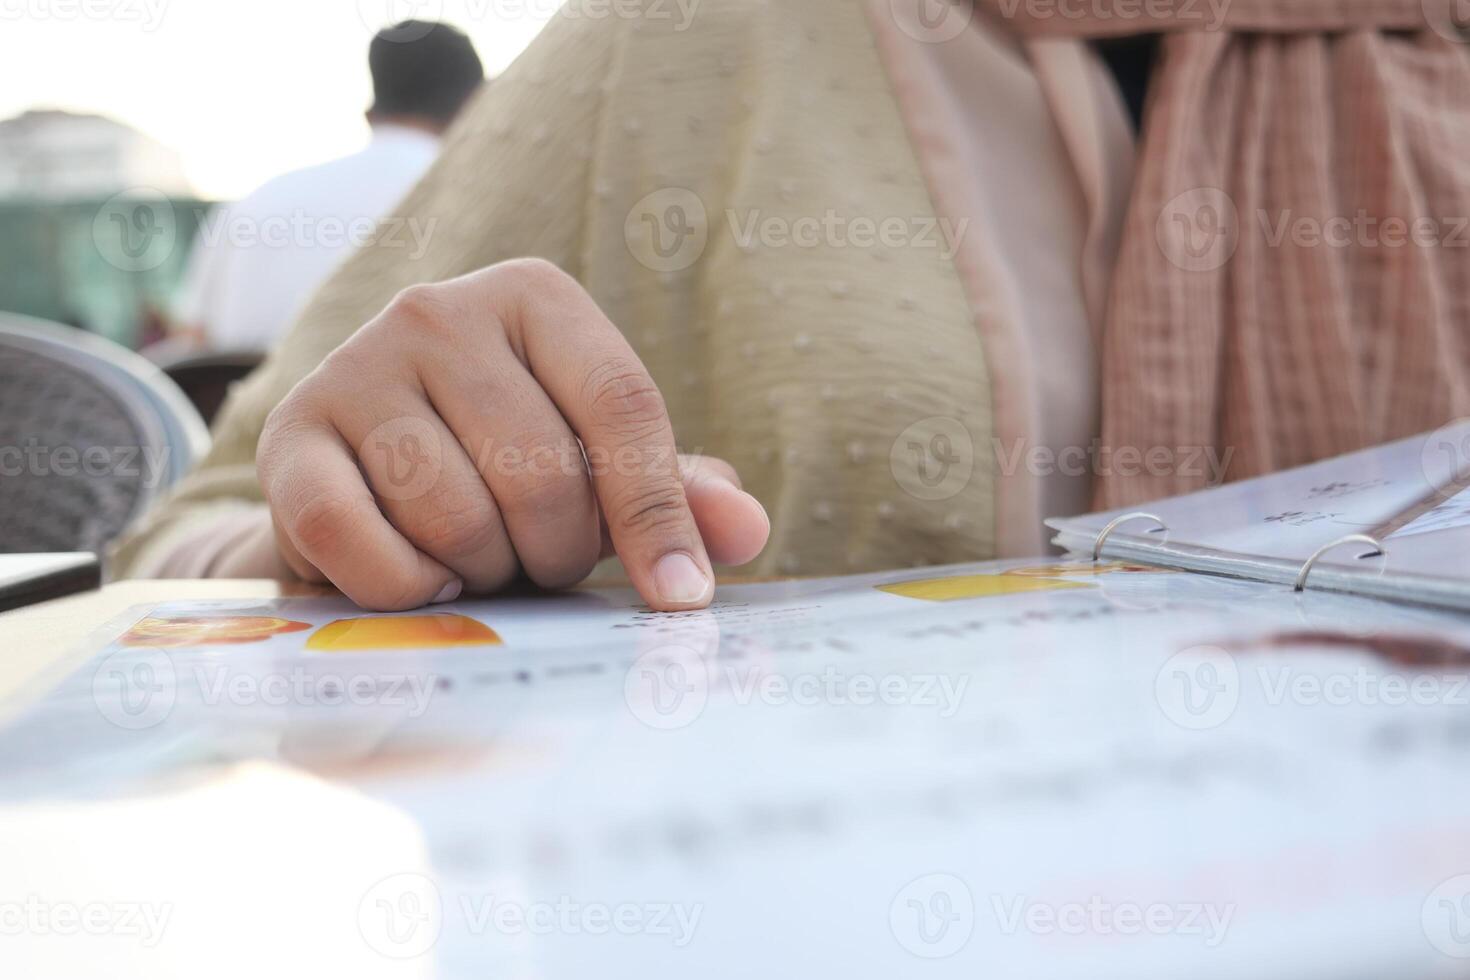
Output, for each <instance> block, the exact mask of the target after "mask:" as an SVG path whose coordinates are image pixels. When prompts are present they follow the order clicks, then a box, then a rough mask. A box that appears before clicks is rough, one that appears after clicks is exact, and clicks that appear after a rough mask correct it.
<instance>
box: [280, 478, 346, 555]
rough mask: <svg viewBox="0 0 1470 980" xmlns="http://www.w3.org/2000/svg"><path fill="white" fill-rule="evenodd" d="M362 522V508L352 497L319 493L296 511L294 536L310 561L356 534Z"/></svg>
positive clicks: (292, 529)
mask: <svg viewBox="0 0 1470 980" xmlns="http://www.w3.org/2000/svg"><path fill="white" fill-rule="evenodd" d="M361 520H362V509H361V507H360V505H359V504H358V502H357V501H356V500H353V499H352V498H351V497H349V496H347V495H345V494H340V493H333V492H330V491H324V492H320V493H315V494H313V495H312V496H311V497H310V498H309V499H307V500H305V501H303V502H301V503H300V504H299V506H297V507H296V508H295V510H294V513H293V516H292V518H291V522H290V527H291V536H292V537H293V538H295V539H296V543H297V546H298V547H300V549H301V550H302V552H303V553H305V554H306V556H307V557H308V558H310V557H311V556H312V555H313V554H316V553H319V552H321V551H323V550H325V549H328V548H331V547H332V546H333V545H334V544H335V543H336V542H337V541H338V540H339V539H340V538H342V537H343V536H345V535H350V534H353V533H355V532H356V529H357V528H358V525H359V522H360V521H361Z"/></svg>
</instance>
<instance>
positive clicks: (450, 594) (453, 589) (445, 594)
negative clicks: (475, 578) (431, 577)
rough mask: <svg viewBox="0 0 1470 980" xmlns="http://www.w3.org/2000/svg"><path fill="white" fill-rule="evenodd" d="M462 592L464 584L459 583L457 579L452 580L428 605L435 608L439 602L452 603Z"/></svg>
mask: <svg viewBox="0 0 1470 980" xmlns="http://www.w3.org/2000/svg"><path fill="white" fill-rule="evenodd" d="M463 591H464V583H463V582H461V581H460V580H459V579H454V580H453V581H451V582H450V583H449V584H448V585H446V586H444V588H442V589H440V590H439V594H438V595H436V596H435V597H434V598H433V600H432V601H431V602H430V603H429V605H431V606H437V605H439V604H440V603H441V602H453V601H454V600H455V599H458V598H459V594H460V593H461V592H463Z"/></svg>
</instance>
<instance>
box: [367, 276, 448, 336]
mask: <svg viewBox="0 0 1470 980" xmlns="http://www.w3.org/2000/svg"><path fill="white" fill-rule="evenodd" d="M454 314H455V305H454V301H453V299H452V298H451V297H450V294H449V292H448V290H447V289H446V288H445V287H444V286H442V285H438V284H434V283H420V284H418V285H415V286H409V287H408V288H406V289H403V290H400V291H399V293H398V295H396V296H394V297H393V299H392V301H391V302H389V304H388V308H387V309H386V310H385V311H384V317H383V318H384V320H385V321H386V322H387V323H390V324H392V326H393V327H394V329H398V330H403V329H407V330H413V331H416V332H428V333H442V332H444V331H446V330H449V329H452V328H453V326H454V324H455V322H456V318H455V315H454Z"/></svg>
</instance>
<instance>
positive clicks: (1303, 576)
mask: <svg viewBox="0 0 1470 980" xmlns="http://www.w3.org/2000/svg"><path fill="white" fill-rule="evenodd" d="M1352 542H1357V543H1358V544H1368V545H1372V546H1373V551H1372V552H1370V553H1369V554H1366V555H1360V556H1359V557H1360V558H1371V557H1373V556H1374V555H1381V554H1384V553H1385V552H1384V550H1383V545H1382V544H1380V543H1379V542H1378V540H1377V539H1376V538H1373V537H1371V536H1369V535H1367V534H1349V535H1347V536H1346V537H1341V538H1338V539H1337V540H1336V541H1329V542H1327V543H1326V544H1324V545H1323V546H1322V547H1320V548H1318V549H1317V550H1316V551H1314V552H1313V553H1312V557H1310V558H1308V559H1307V561H1306V564H1304V565H1302V570H1301V571H1300V572H1298V573H1297V576H1296V591H1298V592H1301V591H1302V590H1303V589H1305V588H1306V587H1307V576H1308V575H1310V574H1312V566H1313V565H1315V564H1317V560H1318V559H1319V558H1321V557H1322V556H1323V555H1325V554H1327V552H1329V551H1331V550H1332V549H1333V548H1336V547H1338V546H1340V545H1345V544H1349V543H1352Z"/></svg>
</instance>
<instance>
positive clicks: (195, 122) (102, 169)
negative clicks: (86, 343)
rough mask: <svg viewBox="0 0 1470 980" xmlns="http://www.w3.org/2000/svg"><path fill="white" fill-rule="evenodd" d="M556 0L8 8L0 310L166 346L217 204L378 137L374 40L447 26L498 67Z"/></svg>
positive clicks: (18, 3) (120, 0) (49, 0)
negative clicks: (408, 27) (396, 28)
mask: <svg viewBox="0 0 1470 980" xmlns="http://www.w3.org/2000/svg"><path fill="white" fill-rule="evenodd" d="M557 6H558V4H557V2H556V0H422V2H410V0H357V2H354V0H333V2H330V3H308V4H303V3H298V2H289V0H256V2H253V3H250V4H221V3H219V2H218V0H89V2H86V3H82V2H77V3H68V2H64V0H14V2H11V3H7V4H5V5H3V6H0V21H4V23H3V28H0V65H4V66H5V69H4V71H5V75H6V79H7V84H6V85H4V86H0V311H3V312H9V313H18V314H25V315H27V316H32V317H38V318H41V319H44V320H49V321H53V322H58V323H64V324H69V325H71V326H74V327H79V328H81V329H84V330H87V331H89V332H91V333H95V334H99V335H101V336H103V337H106V338H108V339H110V340H113V341H116V342H117V343H119V344H121V345H123V346H125V347H129V348H133V349H139V348H143V347H146V346H147V345H149V344H151V343H154V342H156V341H158V340H160V339H161V338H162V337H163V335H164V332H165V330H166V323H167V319H168V318H169V316H170V314H171V311H172V310H174V309H175V304H176V302H177V299H178V294H179V291H180V289H181V283H182V281H183V277H184V275H185V270H186V268H187V264H188V261H189V254H190V250H191V243H193V242H194V240H195V236H196V233H197V231H198V228H199V226H200V223H201V221H202V220H204V219H205V218H206V216H207V215H208V214H209V213H210V209H211V208H212V207H213V206H215V205H218V204H220V203H222V202H230V201H234V200H236V199H238V198H240V197H242V196H244V195H246V194H248V193H249V192H250V191H252V190H253V189H254V188H256V187H258V186H260V185H261V184H263V183H265V182H266V181H268V180H270V179H271V178H273V177H275V176H277V175H280V174H283V173H287V172H290V171H294V170H298V169H300V168H303V167H308V166H311V165H315V164H320V163H323V162H325V161H329V160H332V159H335V158H340V157H343V156H345V155H347V154H351V153H353V152H354V151H357V150H360V149H361V148H362V147H363V146H364V145H366V143H367V142H368V139H369V127H368V123H367V121H366V120H365V118H364V112H365V111H366V110H367V109H368V107H369V106H370V104H371V103H372V101H373V90H372V82H371V79H370V76H369V72H368V57H367V55H368V45H369V42H370V41H371V40H372V38H373V36H374V34H375V33H376V32H377V31H379V30H380V29H381V28H383V27H385V26H388V25H391V24H395V23H398V22H401V21H403V20H408V19H423V20H432V21H443V22H446V23H448V24H451V25H453V26H455V27H457V28H458V29H460V30H461V31H463V32H464V33H465V34H466V35H467V36H468V37H469V38H470V39H471V41H472V42H473V44H474V47H475V49H476V50H477V51H478V53H479V56H480V58H481V59H482V61H483V63H484V68H485V72H486V74H487V76H492V77H493V75H495V74H496V73H498V72H499V71H501V70H502V69H503V68H504V67H505V66H506V65H507V64H509V63H510V62H511V61H512V60H513V59H514V58H515V57H516V55H517V54H518V53H519V52H520V51H521V50H522V49H523V48H524V47H525V46H526V45H527V44H528V43H529V42H530V40H531V39H532V38H533V37H534V36H535V34H536V33H537V31H539V30H540V29H541V27H542V26H544V24H545V23H546V21H547V20H549V19H550V18H551V16H552V14H553V13H554V12H555V8H556V7H557ZM283 69H284V70H283ZM137 201H146V202H151V203H152V204H153V205H156V206H149V207H146V208H137V207H135V206H134V202H137Z"/></svg>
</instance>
